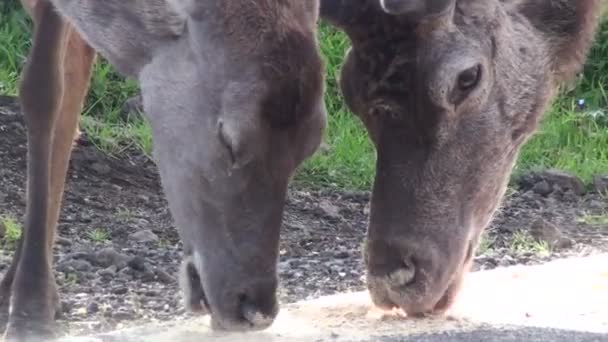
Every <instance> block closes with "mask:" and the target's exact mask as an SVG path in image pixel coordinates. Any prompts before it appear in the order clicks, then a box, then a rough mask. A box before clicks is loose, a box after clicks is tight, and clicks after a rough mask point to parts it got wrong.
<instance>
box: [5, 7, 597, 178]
mask: <svg viewBox="0 0 608 342" xmlns="http://www.w3.org/2000/svg"><path fill="white" fill-rule="evenodd" d="M15 3H16V2H14V1H13V2H12V3H11V2H9V5H0V9H1V10H0V93H3V94H10V95H16V94H17V89H18V87H17V83H18V79H19V75H20V72H21V67H22V64H23V61H24V60H25V57H26V55H27V51H28V49H29V48H30V46H31V40H30V28H31V22H30V20H29V18H28V17H27V15H25V13H24V12H23V10H21V9H19V7H17V6H16V5H15ZM319 38H320V41H321V44H322V45H321V50H322V54H323V57H324V59H325V60H326V65H327V75H326V76H327V91H326V94H325V100H326V105H327V109H328V113H329V118H328V119H329V125H328V130H327V134H326V142H327V144H328V145H329V149H328V150H327V151H324V152H319V153H317V154H316V155H315V156H313V157H312V158H311V159H309V160H307V161H306V162H305V163H304V165H303V166H302V167H300V169H299V170H298V172H297V174H296V177H295V181H296V182H297V183H299V184H302V185H307V186H313V187H327V186H330V187H340V188H345V189H369V187H370V186H371V184H372V181H373V174H374V169H375V159H376V155H375V151H374V148H373V147H372V145H371V143H370V141H369V138H368V136H367V133H366V132H365V130H364V128H363V126H362V124H361V123H360V121H359V120H358V119H357V118H355V117H354V116H353V115H352V114H351V113H350V112H349V110H348V109H347V108H346V106H345V104H344V101H343V98H342V96H341V94H340V91H339V89H338V84H337V79H338V75H339V70H340V66H341V65H342V61H343V57H344V54H345V52H346V49H347V48H348V47H349V42H348V40H347V39H346V37H345V35H344V34H343V33H341V32H339V31H337V30H336V29H334V28H332V27H329V26H327V25H325V24H323V25H321V27H320V32H319ZM583 76H584V77H583V78H582V80H581V81H580V82H579V83H578V84H577V85H576V87H575V88H574V89H573V90H570V91H567V92H564V93H563V94H562V95H561V96H560V97H559V98H558V99H557V100H556V101H555V103H554V104H553V106H552V107H551V109H550V110H549V111H548V113H547V115H546V116H545V118H544V120H543V123H542V126H541V128H540V131H539V132H538V134H537V135H535V136H534V137H533V138H532V139H531V140H530V141H529V142H528V144H526V145H525V146H524V148H523V149H522V152H521V154H520V157H519V160H518V162H517V164H516V168H515V173H514V175H515V176H517V175H519V174H521V173H523V172H526V171H528V170H531V169H538V168H557V169H562V170H565V171H569V172H573V173H575V174H576V175H578V176H579V177H581V178H582V179H584V180H585V181H589V180H590V179H591V177H592V175H594V174H597V173H601V172H606V170H608V148H606V146H608V114H607V112H608V94H607V90H608V89H607V87H608V22H605V23H604V24H603V25H602V28H601V30H600V34H599V39H598V41H597V43H596V45H595V47H594V48H593V50H592V51H591V55H590V59H589V60H588V63H587V66H586V68H585V71H584V74H583ZM137 91H138V85H137V83H136V82H135V81H133V80H125V79H124V78H123V77H121V76H119V75H118V74H116V72H115V71H114V69H113V68H112V66H110V65H109V64H108V63H107V62H105V61H104V60H100V62H98V63H97V65H96V66H95V70H94V76H93V79H92V82H91V91H90V93H89V96H88V97H87V101H86V104H85V108H84V116H83V120H82V124H81V126H82V128H83V130H85V131H86V132H87V133H88V135H89V137H91V139H92V142H93V143H94V144H95V145H96V146H97V147H99V148H100V149H101V150H102V151H104V152H106V153H108V154H114V155H115V154H120V153H121V152H123V151H124V150H125V149H128V148H132V147H135V148H138V149H140V150H142V151H143V152H144V153H146V154H148V155H150V154H151V150H152V134H151V129H150V127H149V125H148V123H147V122H146V121H145V120H139V121H135V122H129V123H125V122H124V120H122V119H121V115H120V111H121V108H122V106H123V104H124V102H125V101H126V100H127V99H128V98H129V97H132V96H134V95H135V94H137ZM581 98H582V99H585V101H586V103H587V108H586V109H584V110H580V109H579V108H578V106H577V101H578V99H581Z"/></svg>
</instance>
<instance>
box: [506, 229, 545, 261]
mask: <svg viewBox="0 0 608 342" xmlns="http://www.w3.org/2000/svg"><path fill="white" fill-rule="evenodd" d="M510 249H511V253H513V254H515V255H521V254H525V253H532V254H534V255H539V256H547V255H550V254H551V247H550V246H549V244H548V243H546V242H544V241H543V242H541V241H537V240H536V239H534V238H533V237H532V236H531V235H530V234H529V233H528V232H524V231H517V232H515V234H514V235H513V241H512V242H511V246H510Z"/></svg>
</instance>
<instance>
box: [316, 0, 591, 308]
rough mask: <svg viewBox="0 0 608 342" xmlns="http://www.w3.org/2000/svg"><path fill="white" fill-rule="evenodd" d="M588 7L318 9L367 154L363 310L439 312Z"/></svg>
mask: <svg viewBox="0 0 608 342" xmlns="http://www.w3.org/2000/svg"><path fill="white" fill-rule="evenodd" d="M600 3H601V1H600V0H426V1H425V0H321V7H320V11H321V13H320V16H321V19H322V20H323V21H325V22H327V23H329V24H330V25H332V26H334V27H335V28H337V29H339V30H342V31H343V32H345V33H346V35H347V36H348V40H349V42H350V45H351V46H350V49H349V50H348V51H347V52H346V55H345V57H344V60H343V63H342V65H341V71H340V77H339V87H340V89H341V92H342V95H343V96H344V100H345V102H346V105H347V107H348V108H349V110H350V111H351V112H352V113H353V114H354V115H355V116H356V117H357V118H358V119H360V121H361V122H362V123H363V125H364V126H365V128H366V130H367V132H368V134H369V137H370V139H371V142H372V143H373V145H374V147H375V149H376V153H377V160H376V169H375V179H374V181H373V188H372V196H371V207H370V218H369V224H368V231H367V235H366V239H365V246H364V248H363V253H362V254H363V259H364V264H365V268H366V284H367V288H368V290H369V293H370V296H371V299H372V301H373V303H374V304H375V305H377V306H379V307H381V308H385V309H392V308H398V309H402V310H403V311H405V313H406V314H408V315H411V316H419V315H435V314H437V315H439V314H443V313H446V312H448V311H449V309H450V307H452V306H453V303H454V301H455V299H456V298H457V295H458V293H459V290H460V288H461V286H462V280H463V277H464V276H465V274H466V273H467V272H468V271H469V270H470V267H471V264H472V262H473V257H474V255H475V253H476V249H477V247H478V245H479V241H480V237H481V234H482V233H483V231H484V230H485V228H486V227H487V226H488V225H489V223H490V222H491V220H492V217H493V215H494V214H495V212H496V211H497V210H498V208H499V205H500V201H501V199H502V198H503V196H504V193H505V190H506V188H507V184H508V181H509V179H510V175H511V174H512V170H513V167H514V165H515V163H516V161H517V156H518V154H519V151H520V150H521V148H522V146H523V145H524V144H525V143H526V142H527V141H528V140H529V138H530V137H532V136H533V135H534V133H535V132H536V131H537V129H538V126H539V121H540V120H541V118H542V117H543V114H544V112H545V111H546V110H547V109H548V106H549V105H550V103H551V102H552V100H553V99H554V98H555V96H556V94H558V92H559V90H560V87H561V86H562V85H564V84H568V83H570V82H573V81H574V80H575V78H576V74H577V73H578V72H579V71H580V70H581V69H582V67H583V65H584V63H585V61H586V58H587V55H588V52H589V50H590V47H591V46H592V43H593V42H594V37H595V33H596V31H597V27H598V22H599V16H600Z"/></svg>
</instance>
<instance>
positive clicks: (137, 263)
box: [127, 256, 146, 271]
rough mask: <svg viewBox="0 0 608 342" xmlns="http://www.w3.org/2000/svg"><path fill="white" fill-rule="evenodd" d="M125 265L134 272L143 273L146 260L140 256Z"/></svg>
mask: <svg viewBox="0 0 608 342" xmlns="http://www.w3.org/2000/svg"><path fill="white" fill-rule="evenodd" d="M127 264H128V265H129V267H131V268H132V269H134V270H136V271H143V270H145V269H146V259H144V258H142V257H140V256H134V257H133V258H131V260H129V262H128V263H127Z"/></svg>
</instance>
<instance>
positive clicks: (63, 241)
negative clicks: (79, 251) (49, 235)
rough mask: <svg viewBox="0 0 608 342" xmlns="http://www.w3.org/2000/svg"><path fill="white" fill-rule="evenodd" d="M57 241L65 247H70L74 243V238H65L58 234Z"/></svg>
mask: <svg viewBox="0 0 608 342" xmlns="http://www.w3.org/2000/svg"><path fill="white" fill-rule="evenodd" d="M55 242H56V243H57V244H58V245H60V246H64V247H69V246H71V245H72V240H70V239H67V238H64V237H62V236H57V238H56V239H55Z"/></svg>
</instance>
